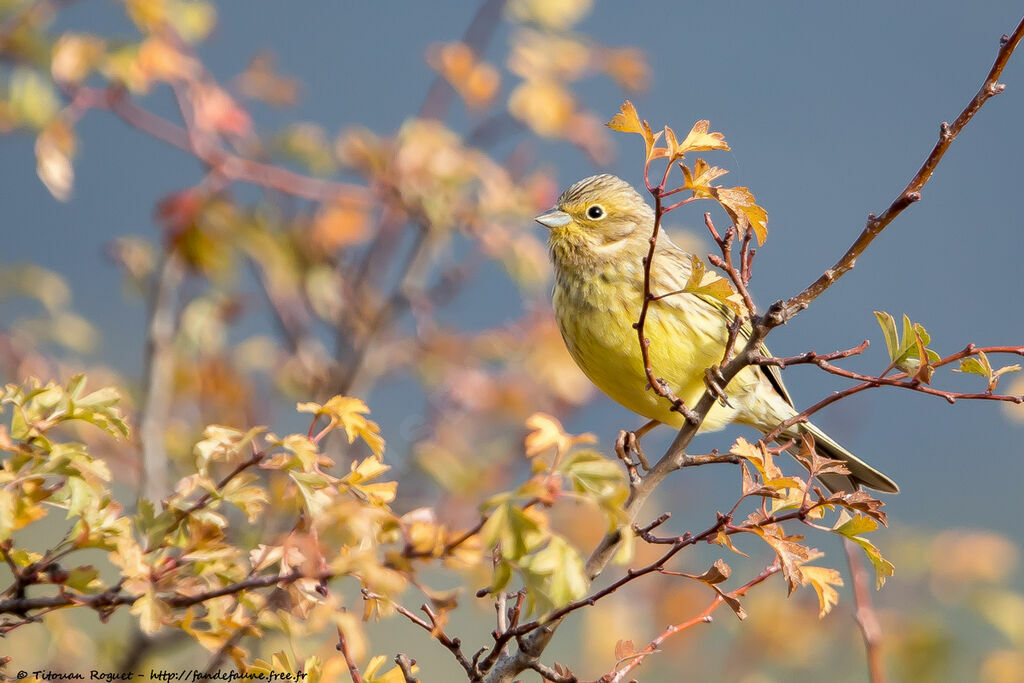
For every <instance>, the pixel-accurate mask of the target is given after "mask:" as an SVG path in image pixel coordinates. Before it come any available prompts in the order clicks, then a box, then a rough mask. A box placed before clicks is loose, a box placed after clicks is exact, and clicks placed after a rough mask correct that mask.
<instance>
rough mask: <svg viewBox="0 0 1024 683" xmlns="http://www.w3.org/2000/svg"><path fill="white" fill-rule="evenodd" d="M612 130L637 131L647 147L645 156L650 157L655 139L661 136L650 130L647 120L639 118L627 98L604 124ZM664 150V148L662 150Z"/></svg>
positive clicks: (622, 131)
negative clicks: (617, 111)
mask: <svg viewBox="0 0 1024 683" xmlns="http://www.w3.org/2000/svg"><path fill="white" fill-rule="evenodd" d="M605 125H606V126H608V127H609V128H611V129H612V130H617V131H619V132H621V133H637V134H638V135H641V136H642V137H643V139H644V145H645V147H646V149H647V158H648V159H650V158H652V148H653V147H654V143H655V141H657V139H658V137H660V136H661V133H660V132H659V133H658V135H657V136H655V135H654V133H652V132H651V126H650V124H649V123H647V121H644V120H642V119H641V118H640V116H639V114H637V113H636V107H634V106H633V103H632V102H630V101H629V100H626V101H625V102H623V103H622V107H621V109H619V113H618V114H616V115H615V116H613V117H612V118H611V120H610V121H608V123H606V124H605ZM662 151H664V150H662Z"/></svg>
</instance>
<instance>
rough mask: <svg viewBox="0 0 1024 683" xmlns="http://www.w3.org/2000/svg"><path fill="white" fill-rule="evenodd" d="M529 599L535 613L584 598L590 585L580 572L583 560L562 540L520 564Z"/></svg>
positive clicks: (551, 541)
mask: <svg viewBox="0 0 1024 683" xmlns="http://www.w3.org/2000/svg"><path fill="white" fill-rule="evenodd" d="M521 567H522V569H523V575H524V577H525V578H526V583H527V589H528V597H529V598H531V600H533V604H534V606H535V607H536V608H537V609H538V611H543V612H546V611H548V610H550V609H554V608H557V607H561V606H563V605H566V604H568V603H570V602H572V601H573V600H576V599H578V598H581V597H583V596H584V595H585V594H586V592H587V588H588V587H589V585H590V583H589V581H587V576H586V574H585V572H584V571H583V558H581V557H580V554H579V553H578V552H576V549H575V548H574V547H572V545H571V544H570V543H569V542H568V541H567V540H565V539H564V538H562V537H561V536H552V537H551V539H550V541H548V544H547V545H546V546H544V548H542V549H541V550H539V551H537V552H536V553H534V554H533V555H530V556H529V558H528V559H527V560H525V561H523V562H522V563H521Z"/></svg>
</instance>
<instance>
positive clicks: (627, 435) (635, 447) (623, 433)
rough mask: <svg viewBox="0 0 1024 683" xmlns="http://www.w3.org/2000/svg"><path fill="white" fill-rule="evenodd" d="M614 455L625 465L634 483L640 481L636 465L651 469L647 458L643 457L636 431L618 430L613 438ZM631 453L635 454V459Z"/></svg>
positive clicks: (646, 469)
mask: <svg viewBox="0 0 1024 683" xmlns="http://www.w3.org/2000/svg"><path fill="white" fill-rule="evenodd" d="M615 455H616V456H617V457H618V458H619V460H621V461H622V463H623V464H624V465H625V466H626V471H627V472H628V473H629V480H630V482H631V483H634V484H636V483H639V482H640V473H639V472H638V471H637V466H638V465H639V466H640V467H643V468H644V471H650V469H651V466H650V465H649V464H648V462H647V458H646V457H644V451H643V448H641V447H640V439H638V438H637V435H636V432H631V431H627V430H625V429H620V430H619V436H618V438H617V439H616V440H615ZM633 455H636V461H634V460H633V457H632V456H633Z"/></svg>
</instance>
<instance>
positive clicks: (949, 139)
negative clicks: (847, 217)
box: [781, 19, 1024, 321]
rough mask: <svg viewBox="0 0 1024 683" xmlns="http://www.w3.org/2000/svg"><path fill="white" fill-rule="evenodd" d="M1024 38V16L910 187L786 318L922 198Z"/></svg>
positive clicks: (793, 303)
mask: <svg viewBox="0 0 1024 683" xmlns="http://www.w3.org/2000/svg"><path fill="white" fill-rule="evenodd" d="M1022 37H1024V19H1022V20H1021V22H1020V23H1019V24H1017V28H1015V29H1014V30H1013V33H1012V34H1010V35H1009V36H1006V35H1004V36H1003V37H1002V38H1001V40H1000V43H999V51H998V52H997V53H996V60H995V62H994V63H993V64H992V68H991V69H990V70H989V72H988V76H986V77H985V82H984V83H982V84H981V88H979V89H978V93H977V94H976V95H975V96H974V98H973V99H972V100H971V101H970V102H969V103H968V104H967V106H966V107H964V109H963V111H961V112H960V115H959V116H957V117H956V120H954V121H953V123H952V124H948V123H945V122H944V123H943V124H942V126H941V127H940V129H939V139H938V141H937V142H936V143H935V146H934V147H933V148H932V151H931V153H930V154H929V155H928V157H927V158H926V159H925V160H924V163H923V164H921V168H920V169H918V171H917V173H916V174H915V175H914V177H913V178H911V179H910V182H909V183H907V186H906V188H904V190H903V192H901V193H900V194H899V196H897V197H896V199H894V200H893V202H892V203H891V204H890V205H889V207H888V208H887V209H886V210H885V211H883V212H882V214H881V215H879V216H875V215H874V214H871V215H869V216H868V222H867V225H866V226H865V227H864V230H863V232H861V234H860V235H859V236H858V237H857V239H856V240H854V242H853V244H852V245H850V248H849V249H847V250H846V253H845V254H843V256H842V258H840V259H839V260H838V261H837V262H836V264H835V265H834V266H832V267H831V268H829V269H828V270H826V271H825V272H824V273H822V275H821V277H819V278H818V279H817V280H815V281H814V282H813V283H812V284H811V285H810V286H808V287H807V289H805V290H804V291H802V292H800V293H799V294H797V295H796V296H794V297H792V298H791V299H789V300H788V301H787V302H786V303H785V304H784V305H783V307H782V311H781V313H782V317H783V321H785V320H788V319H789V318H792V317H793V316H794V315H796V314H797V313H798V312H799V311H800V310H802V309H804V308H806V307H807V305H808V304H810V303H811V302H812V301H814V300H815V299H817V298H818V297H819V296H821V294H822V293H823V292H824V291H825V290H826V289H828V288H829V287H831V286H832V284H833V283H834V282H835V281H836V280H838V279H839V278H841V277H842V276H843V275H845V274H846V273H848V272H849V271H850V270H852V269H853V267H854V265H855V264H856V262H857V259H858V258H859V257H860V255H861V254H863V253H864V250H865V249H867V248H868V245H870V244H871V243H872V242H873V241H874V240H875V238H876V237H878V235H879V234H880V233H881V232H882V230H884V229H885V228H886V226H888V225H889V224H890V223H892V221H893V219H895V218H896V216H898V215H900V214H901V213H902V212H903V210H904V209H906V208H907V207H908V206H910V205H911V204H913V203H914V202H916V201H918V200H920V199H921V190H923V189H924V186H925V184H926V183H927V182H928V180H929V179H930V178H931V177H932V173H934V172H935V168H936V167H937V166H938V165H939V162H940V161H941V160H942V157H943V156H944V155H945V154H946V150H948V149H949V146H950V145H951V144H953V140H955V139H956V137H957V136H958V135H959V134H960V133H961V132H962V131H963V129H964V128H965V127H966V126H967V124H968V123H970V121H971V119H972V118H974V115H975V114H977V113H978V110H980V109H981V107H982V105H984V104H985V103H986V102H987V101H988V100H989V99H990V98H992V97H993V96H995V95H998V94H999V93H1001V92H1003V90H1004V89H1005V88H1006V85H1005V84H1003V83H1000V82H999V77H1000V76H1001V75H1002V73H1003V69H1004V68H1005V67H1006V63H1007V62H1008V61H1009V59H1010V55H1012V54H1013V51H1014V50H1015V49H1016V48H1017V44H1018V43H1020V40H1021V38H1022Z"/></svg>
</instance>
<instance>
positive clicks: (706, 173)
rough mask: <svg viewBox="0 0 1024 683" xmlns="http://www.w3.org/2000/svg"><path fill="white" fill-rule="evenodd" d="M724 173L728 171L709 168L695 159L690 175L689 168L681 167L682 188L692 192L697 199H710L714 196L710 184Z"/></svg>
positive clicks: (705, 163)
mask: <svg viewBox="0 0 1024 683" xmlns="http://www.w3.org/2000/svg"><path fill="white" fill-rule="evenodd" d="M726 173H728V171H727V170H725V169H724V168H718V167H717V166H711V165H710V164H708V162H706V161H704V160H703V159H697V161H695V162H694V164H693V172H692V173H691V172H690V169H689V167H687V166H683V178H684V180H685V182H684V184H683V186H684V187H686V188H689V189H690V190H693V196H694V197H696V198H698V199H710V198H712V197H713V196H714V195H713V194H712V187H711V183H712V182H713V181H714V180H715V179H716V178H719V177H721V176H723V175H725V174H726Z"/></svg>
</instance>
